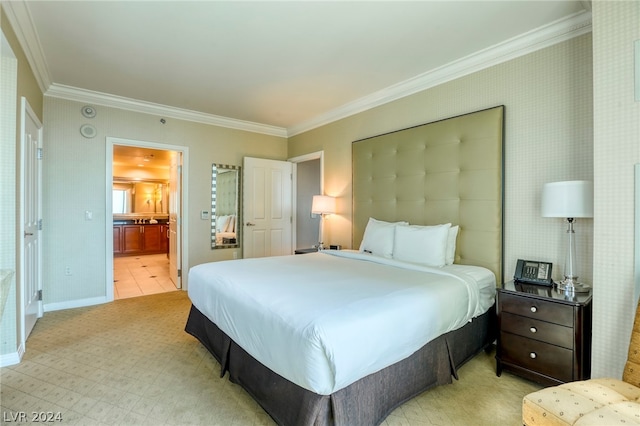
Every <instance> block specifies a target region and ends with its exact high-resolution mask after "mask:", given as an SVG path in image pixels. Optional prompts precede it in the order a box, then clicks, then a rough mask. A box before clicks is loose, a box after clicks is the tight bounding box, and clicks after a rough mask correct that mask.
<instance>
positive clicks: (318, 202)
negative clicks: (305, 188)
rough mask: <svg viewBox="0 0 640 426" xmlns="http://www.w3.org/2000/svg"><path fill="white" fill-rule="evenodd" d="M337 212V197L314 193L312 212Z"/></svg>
mask: <svg viewBox="0 0 640 426" xmlns="http://www.w3.org/2000/svg"><path fill="white" fill-rule="evenodd" d="M335 212H336V199H335V198H334V197H330V196H328V195H314V196H313V202H312V203H311V213H315V214H330V213H335Z"/></svg>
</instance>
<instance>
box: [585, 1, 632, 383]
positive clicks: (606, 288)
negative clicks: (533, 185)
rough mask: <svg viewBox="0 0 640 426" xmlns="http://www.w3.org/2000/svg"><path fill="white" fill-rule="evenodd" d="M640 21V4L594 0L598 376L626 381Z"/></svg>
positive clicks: (595, 337) (595, 366)
mask: <svg viewBox="0 0 640 426" xmlns="http://www.w3.org/2000/svg"><path fill="white" fill-rule="evenodd" d="M639 23H640V3H639V2H607V1H594V2H593V58H594V61H593V63H594V67H593V68H594V72H593V86H594V90H593V92H594V171H595V175H596V179H595V182H594V184H595V187H594V196H595V212H594V216H595V220H594V222H595V223H594V265H593V267H594V319H593V323H594V326H593V340H594V342H593V363H592V376H593V377H603V376H610V377H620V376H621V375H622V369H623V366H624V362H625V360H626V357H627V351H626V350H627V347H628V345H629V336H630V333H631V327H632V324H633V316H634V313H635V307H636V302H637V297H638V296H637V293H635V283H634V233H633V230H634V176H633V170H634V164H635V163H639V162H640V102H635V101H634V93H633V78H634V75H633V74H634V69H633V61H634V55H633V43H634V41H635V40H639V39H640V24H639ZM636 250H638V248H636Z"/></svg>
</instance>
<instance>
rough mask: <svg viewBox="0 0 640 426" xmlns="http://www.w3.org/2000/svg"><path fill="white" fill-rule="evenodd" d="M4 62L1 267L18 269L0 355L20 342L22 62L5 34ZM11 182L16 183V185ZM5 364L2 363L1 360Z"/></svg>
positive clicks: (6, 303) (0, 89) (0, 84)
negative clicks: (18, 194)
mask: <svg viewBox="0 0 640 426" xmlns="http://www.w3.org/2000/svg"><path fill="white" fill-rule="evenodd" d="M1 37H2V40H0V42H1V43H3V46H2V55H3V56H2V60H1V61H0V94H1V96H0V141H1V143H0V182H2V185H0V217H2V220H0V269H6V270H11V271H14V274H13V278H12V279H11V281H10V287H9V288H8V289H5V288H3V289H0V292H2V295H3V296H2V299H4V300H0V301H1V303H2V304H3V306H0V309H3V314H2V316H1V318H0V357H1V356H2V355H4V354H9V353H14V352H16V350H17V345H16V335H17V330H16V325H17V324H16V276H15V271H16V269H17V265H16V261H17V259H16V225H17V217H16V212H17V211H18V210H17V205H16V186H15V182H16V172H17V169H16V117H17V111H16V105H17V98H16V92H17V73H18V62H17V61H16V59H15V57H14V56H13V54H11V52H10V51H8V50H7V49H6V47H5V45H4V43H5V40H4V35H2V36H1ZM11 183H14V184H13V185H12V184H11ZM0 365H2V363H0Z"/></svg>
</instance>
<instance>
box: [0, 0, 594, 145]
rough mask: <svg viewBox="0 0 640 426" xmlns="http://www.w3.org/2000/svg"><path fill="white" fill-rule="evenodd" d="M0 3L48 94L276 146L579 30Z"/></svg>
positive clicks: (534, 5)
mask: <svg viewBox="0 0 640 426" xmlns="http://www.w3.org/2000/svg"><path fill="white" fill-rule="evenodd" d="M3 3H9V5H5V4H3V8H5V9H6V10H8V11H9V14H8V16H9V19H10V21H11V22H12V26H13V27H14V28H16V27H17V28H18V30H16V33H20V34H18V38H19V39H21V38H22V40H21V42H22V41H24V42H26V43H27V44H30V47H29V48H28V49H24V50H25V51H27V52H28V56H29V57H30V58H31V59H30V62H32V68H34V63H35V67H36V68H37V72H36V74H37V75H38V76H39V77H38V78H39V80H40V81H41V85H44V86H46V87H45V89H46V90H47V94H48V95H53V96H60V97H69V98H73V99H75V100H78V99H82V100H85V101H93V103H94V104H103V105H109V104H110V103H111V104H112V103H114V102H121V103H122V104H123V105H125V107H126V108H129V109H135V108H136V106H137V107H139V108H140V109H141V110H143V111H151V112H158V111H162V112H166V113H167V115H169V116H170V115H171V113H172V112H173V113H174V115H176V116H180V114H182V115H183V116H184V115H185V114H186V115H189V114H191V115H192V117H198V118H200V119H203V120H205V121H206V119H207V118H211V119H217V120H218V121H219V122H220V123H222V125H225V124H229V126H230V127H234V126H235V127H242V125H243V123H245V124H251V123H253V124H257V125H259V126H265V127H264V129H262V130H264V131H265V132H266V133H269V132H270V131H271V130H272V131H273V133H274V134H280V135H283V136H291V135H292V134H296V133H300V132H301V131H305V130H308V129H310V128H313V127H314V126H315V127H317V125H319V123H323V122H329V121H332V120H335V119H339V118H341V117H343V116H347V115H350V114H352V113H355V112H358V111H361V110H364V109H367V108H370V107H373V106H375V105H377V104H380V103H384V102H388V101H389V100H393V99H397V98H399V97H402V96H406V95H408V94H411V93H415V92H416V91H418V90H423V89H424V87H425V86H428V84H436V83H438V82H442V81H446V79H447V78H449V79H451V78H454V77H455V76H459V75H462V74H461V72H462V71H460V68H461V64H462V66H467V65H468V64H471V65H473V67H476V68H478V67H480V68H481V67H486V66H490V65H491V64H493V63H496V62H500V61H503V60H506V59H508V58H509V56H515V55H518V54H524V53H526V52H527V50H526V49H523V48H522V47H520V46H519V45H518V44H517V43H520V45H523V44H525V42H526V43H528V45H527V49H529V51H530V50H535V49H537V48H541V47H544V45H545V43H546V45H548V44H551V43H554V42H558V41H562V39H561V37H562V36H563V34H566V33H568V32H569V31H570V30H571V29H572V28H575V27H576V26H579V27H585V26H587V25H588V27H589V28H588V29H589V30H590V13H589V7H590V3H589V1H586V0H585V1H516V0H514V1H410V2H401V1H373V2H369V1H353V2H350V1H319V2H314V1H283V2H275V1H256V2H245V1H193V2H192V1H83V2H79V1H28V2H3ZM585 16H587V17H586V18H585ZM586 20H588V24H585V23H584V22H586ZM15 22H17V23H18V25H16V24H15ZM577 22H579V24H577ZM22 33H24V34H22ZM543 35H544V37H546V39H545V40H543V41H540V40H542V39H541V38H540V37H542V36H543ZM470 58H471V59H473V58H475V59H474V60H475V62H468V61H470V60H471V59H470ZM480 59H481V61H480ZM465 60H466V61H467V62H468V64H467V65H465V63H464V61H465ZM461 61H462V62H461ZM456 66H457V67H458V68H456ZM467 68H469V66H467ZM145 108H146V109H145ZM154 108H155V109H154ZM269 129H271V130H269Z"/></svg>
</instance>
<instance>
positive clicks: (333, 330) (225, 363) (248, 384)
mask: <svg viewBox="0 0 640 426" xmlns="http://www.w3.org/2000/svg"><path fill="white" fill-rule="evenodd" d="M503 115H504V108H503V107H496V108H491V109H488V110H483V111H479V112H475V113H472V114H466V115H463V116H458V117H454V118H451V119H447V120H442V121H438V122H435V123H429V124H426V125H422V126H417V127H415V128H411V129H405V130H403V131H398V132H393V133H390V134H386V135H381V136H377V137H374V138H369V139H366V140H362V141H357V142H354V143H353V151H352V152H353V228H352V238H353V244H352V246H353V247H356V248H357V249H356V250H353V251H346V250H345V251H326V252H323V253H314V254H305V255H298V256H282V257H277V258H276V257H274V258H263V259H244V260H241V261H227V262H217V263H211V264H205V265H198V266H196V267H194V268H192V269H191V270H190V272H189V296H190V298H191V300H192V308H191V312H190V314H189V319H188V321H187V325H186V331H187V332H188V333H190V334H192V335H193V336H195V337H196V338H197V339H199V340H200V342H201V343H202V344H203V345H204V346H205V347H206V348H207V349H208V350H209V351H210V352H211V353H212V354H213V356H214V357H215V358H216V359H217V360H218V361H219V362H220V364H221V372H220V373H221V376H222V375H224V374H226V373H227V372H228V373H229V378H230V380H231V381H232V382H234V383H237V384H239V385H241V386H242V387H243V388H244V389H245V390H246V391H247V392H248V393H249V394H250V395H251V396H252V397H253V398H254V399H255V400H256V401H257V402H258V403H259V404H260V405H261V406H262V407H263V408H264V409H265V411H266V412H267V413H269V415H270V416H271V417H272V418H273V419H274V420H275V421H276V422H277V423H278V424H282V425H376V424H380V423H381V422H382V421H383V420H384V418H385V417H386V416H387V415H388V414H389V413H390V412H391V411H392V410H393V409H395V408H396V407H397V406H398V405H400V404H402V403H403V402H405V401H407V400H408V399H410V398H412V397H414V396H415V395H417V394H419V393H420V392H423V391H424V390H426V389H429V388H430V387H433V386H437V385H442V384H446V383H451V381H452V377H455V378H457V369H458V368H459V367H460V366H461V365H462V364H464V363H465V362H466V361H467V360H469V359H470V358H471V357H473V356H474V355H475V354H477V353H478V352H480V351H481V350H482V349H483V348H486V347H487V346H488V345H490V344H491V343H492V342H493V340H494V338H495V309H494V306H493V300H494V294H495V286H496V283H498V282H500V281H501V280H502V210H503V209H502V202H503V201H502V193H503V189H502V187H503V178H502V170H503V164H502V146H503V140H502V139H503V121H504V120H503ZM372 221H373V222H374V225H375V226H373V227H372ZM404 221H406V222H404ZM442 228H445V229H446V231H443V230H442ZM454 228H455V230H456V232H455V236H454V238H453V241H454V243H453V250H451V244H449V242H450V241H451V234H452V230H453V229H454ZM372 229H374V230H376V231H380V232H376V233H373V232H371V230H372ZM389 229H392V230H393V232H392V234H391V235H392V237H391V239H389ZM383 231H384V232H383ZM381 232H382V233H381ZM418 234H420V235H421V237H420V238H416V235H418ZM436 234H437V237H435V236H436ZM381 235H382V237H381ZM399 235H401V236H402V237H400V236H399ZM445 235H446V237H445ZM385 236H386V237H385ZM425 236H428V237H429V238H427V239H425V238H424V237H425ZM374 237H375V238H374ZM434 238H435V240H437V241H442V240H443V238H445V240H446V243H444V244H445V245H444V246H443V243H438V244H437V245H436V246H437V247H438V249H435V250H434V249H433V248H432V247H427V248H425V244H427V245H429V244H432V242H431V241H434ZM398 240H400V241H402V244H399V243H396V245H394V241H396V242H397V241H398ZM427 240H428V241H429V242H428V243H425V242H424V241H427ZM389 245H391V247H392V248H391V253H389V252H388V250H389ZM442 247H445V248H442ZM433 252H435V253H436V254H433V256H432V253H433ZM422 253H429V255H428V256H427V257H429V261H428V262H426V261H424V256H421V254H422ZM238 266H240V267H238ZM256 273H257V274H258V275H259V277H258V278H256ZM425 283H427V284H425ZM427 289H428V291H429V293H430V295H429V296H427V295H426V294H424V293H423V292H424V291H427ZM453 301H456V303H452V302H453ZM455 307H457V308H455ZM351 343H355V346H350V344H351ZM355 348H359V350H356V349H355Z"/></svg>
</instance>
